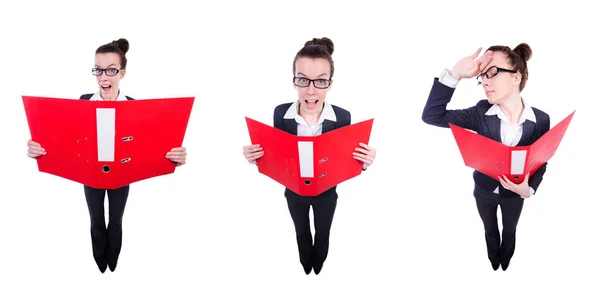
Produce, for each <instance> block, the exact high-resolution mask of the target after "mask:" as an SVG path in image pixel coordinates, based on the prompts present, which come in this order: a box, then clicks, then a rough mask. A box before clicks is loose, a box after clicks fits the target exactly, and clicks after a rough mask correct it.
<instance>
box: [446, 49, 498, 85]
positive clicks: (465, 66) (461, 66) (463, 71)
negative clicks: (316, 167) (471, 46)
mask: <svg viewBox="0 0 600 302" xmlns="http://www.w3.org/2000/svg"><path fill="white" fill-rule="evenodd" d="M480 52H481V47H479V48H478V49H477V51H476V52H475V53H474V54H472V55H470V56H468V57H464V58H462V59H461V60H460V61H458V63H456V65H454V68H452V77H454V78H455V79H457V80H460V79H468V78H472V77H475V76H478V75H479V74H481V73H482V72H483V71H484V70H485V68H487V65H488V64H490V62H491V61H492V51H491V50H488V51H486V52H485V53H484V54H483V56H481V58H479V59H478V58H477V56H478V55H479V53H480Z"/></svg>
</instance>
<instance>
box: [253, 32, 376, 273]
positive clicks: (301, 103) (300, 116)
mask: <svg viewBox="0 0 600 302" xmlns="http://www.w3.org/2000/svg"><path fill="white" fill-rule="evenodd" d="M332 53H333V42H332V41H331V40H330V39H328V38H322V39H317V38H315V39H312V40H310V41H308V42H306V43H305V45H304V47H303V48H302V49H300V51H298V53H297V54H296V57H295V58H294V63H293V75H294V78H293V80H294V85H295V88H296V90H297V92H298V99H297V101H295V102H291V103H284V104H281V105H279V106H277V107H276V108H275V112H274V115H273V124H274V127H276V128H278V129H280V130H283V131H286V132H288V133H291V134H294V135H299V136H317V135H320V134H322V133H325V132H327V131H331V130H334V129H337V128H341V127H344V126H348V125H350V124H351V121H350V112H348V111H347V110H345V109H342V108H340V107H338V106H335V105H331V104H330V103H329V102H327V101H326V99H325V97H326V95H327V91H329V89H330V88H331V84H332V83H333V80H332V77H333V71H334V68H333V59H332V58H331V54H332ZM243 153H244V157H245V158H246V159H247V160H248V162H250V163H254V162H255V161H256V160H257V159H258V158H260V157H262V156H263V155H264V151H262V148H261V147H260V145H259V144H255V145H251V146H244V148H243ZM353 154H354V158H356V159H357V160H359V161H362V162H363V163H364V166H363V170H366V168H367V167H368V166H369V165H371V164H372V163H373V161H374V159H375V154H376V150H375V149H374V148H372V147H370V146H368V145H366V144H364V143H361V144H360V146H357V148H356V152H354V153H353ZM284 195H285V197H286V199H287V203H288V208H289V211H290V214H291V216H292V220H293V221H294V225H295V229H296V240H297V243H298V252H299V255H300V263H301V264H302V266H303V267H304V272H305V273H306V274H307V275H308V274H310V271H311V270H312V269H313V268H314V271H315V274H319V272H320V271H321V268H322V267H323V263H324V262H325V259H326V258H327V253H328V250H329V231H330V229H331V223H332V221H333V214H334V212H335V207H336V204H337V198H338V195H337V193H336V187H333V188H331V189H329V190H327V191H325V192H323V193H321V194H320V195H318V196H315V197H303V196H299V195H298V194H296V193H294V192H292V191H291V190H290V189H288V188H286V189H285V194H284ZM311 206H312V208H313V215H314V220H315V221H314V226H315V236H314V244H313V238H312V234H311V231H310V221H309V210H310V207H311Z"/></svg>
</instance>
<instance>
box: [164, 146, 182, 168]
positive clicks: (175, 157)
mask: <svg viewBox="0 0 600 302" xmlns="http://www.w3.org/2000/svg"><path fill="white" fill-rule="evenodd" d="M165 157H166V158H167V159H169V160H170V161H172V162H175V163H177V166H182V165H185V160H186V158H187V152H186V149H185V147H178V148H173V149H171V151H169V152H167V155H166V156H165Z"/></svg>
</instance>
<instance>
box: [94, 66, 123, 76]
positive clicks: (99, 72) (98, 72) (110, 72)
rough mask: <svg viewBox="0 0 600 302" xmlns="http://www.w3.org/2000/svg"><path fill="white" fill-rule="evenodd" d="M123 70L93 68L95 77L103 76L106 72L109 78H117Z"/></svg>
mask: <svg viewBox="0 0 600 302" xmlns="http://www.w3.org/2000/svg"><path fill="white" fill-rule="evenodd" d="M122 70H123V69H117V68H98V67H95V68H92V74H93V75H95V76H101V75H102V73H103V72H104V74H106V75H107V76H109V77H114V76H116V75H117V74H118V73H119V72H121V71H122Z"/></svg>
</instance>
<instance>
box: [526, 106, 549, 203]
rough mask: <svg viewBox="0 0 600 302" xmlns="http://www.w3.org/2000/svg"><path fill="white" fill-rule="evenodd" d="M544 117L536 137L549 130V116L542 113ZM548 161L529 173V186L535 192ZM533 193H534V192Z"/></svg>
mask: <svg viewBox="0 0 600 302" xmlns="http://www.w3.org/2000/svg"><path fill="white" fill-rule="evenodd" d="M543 116H544V117H545V119H544V122H543V124H542V130H541V133H540V135H539V136H538V138H540V137H542V135H544V134H546V132H548V131H550V116H548V115H547V114H545V113H544V114H543ZM547 165H548V163H544V164H543V165H542V166H541V167H540V168H539V169H538V170H537V171H535V173H533V174H532V175H529V187H531V188H532V189H533V190H534V191H535V192H537V191H538V187H539V186H540V184H541V183H542V179H543V178H544V173H546V166H547ZM534 194H535V193H534Z"/></svg>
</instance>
